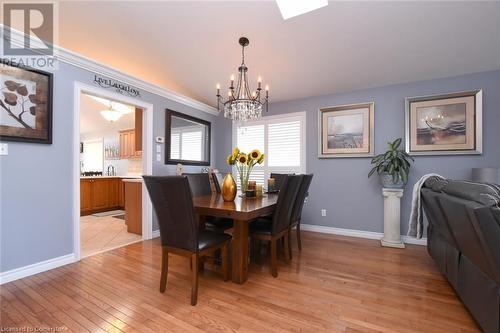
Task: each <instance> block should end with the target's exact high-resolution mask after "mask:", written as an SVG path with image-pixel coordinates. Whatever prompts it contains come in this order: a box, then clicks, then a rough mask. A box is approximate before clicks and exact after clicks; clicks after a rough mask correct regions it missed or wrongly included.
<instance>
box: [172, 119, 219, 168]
mask: <svg viewBox="0 0 500 333" xmlns="http://www.w3.org/2000/svg"><path fill="white" fill-rule="evenodd" d="M166 111H167V115H166V126H165V138H166V140H167V141H166V145H165V146H166V152H165V163H166V164H177V163H181V164H184V165H210V147H211V142H210V137H211V136H210V130H211V124H210V122H209V121H206V120H202V119H198V118H195V117H191V116H188V115H185V114H183V113H179V112H176V111H172V110H169V109H167V110H166Z"/></svg>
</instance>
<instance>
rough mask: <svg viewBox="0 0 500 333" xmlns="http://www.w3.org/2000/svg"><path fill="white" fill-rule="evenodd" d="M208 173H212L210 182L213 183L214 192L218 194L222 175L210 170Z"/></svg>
mask: <svg viewBox="0 0 500 333" xmlns="http://www.w3.org/2000/svg"><path fill="white" fill-rule="evenodd" d="M210 174H211V175H212V182H213V183H214V187H215V192H216V193H217V194H220V193H221V186H222V182H223V179H222V175H221V174H220V173H215V172H211V173H210Z"/></svg>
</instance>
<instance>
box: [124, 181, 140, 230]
mask: <svg viewBox="0 0 500 333" xmlns="http://www.w3.org/2000/svg"><path fill="white" fill-rule="evenodd" d="M123 183H124V185H125V196H126V198H127V200H126V201H125V224H126V225H127V232H131V233H134V234H137V235H142V181H141V180H140V179H126V180H124V182H123Z"/></svg>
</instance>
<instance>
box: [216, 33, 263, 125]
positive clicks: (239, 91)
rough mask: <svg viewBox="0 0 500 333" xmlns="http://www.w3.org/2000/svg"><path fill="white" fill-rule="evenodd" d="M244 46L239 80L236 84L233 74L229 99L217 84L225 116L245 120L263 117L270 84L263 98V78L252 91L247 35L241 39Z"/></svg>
mask: <svg viewBox="0 0 500 333" xmlns="http://www.w3.org/2000/svg"><path fill="white" fill-rule="evenodd" d="M239 44H240V45H241V46H242V52H241V53H242V60H241V65H240V67H239V68H238V81H237V83H236V87H235V86H234V76H231V85H230V87H229V92H228V99H227V101H224V100H223V98H222V96H221V95H220V86H219V85H218V84H217V109H218V110H219V111H221V106H222V109H223V110H224V117H226V118H229V119H232V120H234V121H239V122H244V121H247V120H252V119H258V118H260V117H262V110H263V108H264V106H265V108H266V111H267V109H268V104H269V86H266V93H265V96H263V97H262V100H261V91H262V80H261V79H260V77H259V79H258V87H257V90H256V91H254V92H252V93H251V92H250V87H249V85H248V67H247V66H246V65H245V47H246V46H248V45H249V44H250V41H249V40H248V38H246V37H241V38H240V39H239Z"/></svg>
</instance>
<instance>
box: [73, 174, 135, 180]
mask: <svg viewBox="0 0 500 333" xmlns="http://www.w3.org/2000/svg"><path fill="white" fill-rule="evenodd" d="M101 178H123V179H139V180H141V179H142V176H140V175H136V176H80V179H101Z"/></svg>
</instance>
